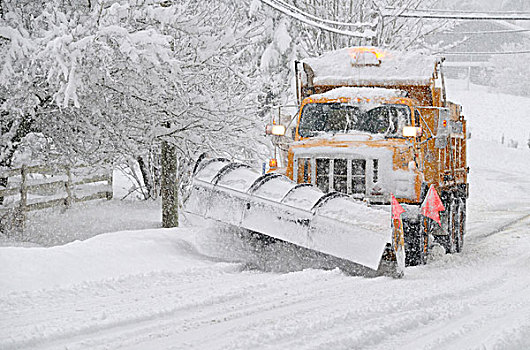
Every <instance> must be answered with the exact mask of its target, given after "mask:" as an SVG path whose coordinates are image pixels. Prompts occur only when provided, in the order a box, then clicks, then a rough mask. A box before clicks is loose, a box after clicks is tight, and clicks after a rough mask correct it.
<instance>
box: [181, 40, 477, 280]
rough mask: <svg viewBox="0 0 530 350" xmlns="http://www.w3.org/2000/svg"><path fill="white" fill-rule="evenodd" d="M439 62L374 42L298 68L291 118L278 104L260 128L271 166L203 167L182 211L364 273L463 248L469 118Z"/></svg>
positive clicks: (221, 163) (221, 162)
mask: <svg viewBox="0 0 530 350" xmlns="http://www.w3.org/2000/svg"><path fill="white" fill-rule="evenodd" d="M442 65H443V59H440V58H437V57H433V56H428V55H423V54H419V53H405V52H394V51H384V50H380V49H377V48H373V47H353V48H345V49H341V50H337V51H333V52H328V53H326V54H324V55H322V56H320V57H316V58H309V59H306V60H304V61H302V62H295V72H296V87H297V89H296V90H297V91H296V93H297V99H298V108H297V113H296V114H295V115H294V116H289V115H283V114H282V112H281V111H282V110H281V108H280V109H279V113H278V116H274V117H273V118H272V119H273V120H272V122H271V124H270V125H267V133H268V134H270V135H272V139H273V144H274V146H275V157H274V158H273V159H271V161H270V170H269V171H268V172H267V173H262V172H259V171H257V170H254V169H252V168H250V167H248V166H246V165H243V164H240V163H234V162H230V161H228V160H226V159H219V158H217V159H208V160H204V161H202V162H201V163H200V164H198V165H197V167H196V171H195V175H194V180H193V181H194V182H193V190H192V193H191V195H190V199H189V200H188V203H187V205H186V209H185V210H186V211H187V212H189V213H191V214H195V215H199V216H201V217H203V218H209V219H214V220H217V221H222V222H225V223H228V224H230V225H234V226H237V227H242V228H244V229H246V230H250V231H253V232H258V233H260V234H262V235H265V236H269V237H272V238H273V239H277V240H281V241H285V242H289V243H292V244H295V245H298V246H300V247H302V248H303V249H309V250H313V251H317V252H320V253H322V254H324V255H326V256H327V257H329V259H331V260H333V261H335V263H336V265H337V266H339V267H344V266H346V265H349V266H354V268H353V269H349V270H351V271H354V272H355V273H357V272H359V273H361V274H364V275H379V274H381V273H387V274H388V273H389V272H390V274H393V273H394V272H395V270H399V271H402V269H401V268H400V267H399V266H398V265H400V264H398V263H397V262H399V261H400V255H399V254H397V253H398V252H399V247H400V246H401V248H402V250H403V251H404V259H403V258H401V260H404V262H405V264H406V265H418V264H423V263H425V261H426V257H427V255H428V254H429V251H430V250H431V249H432V247H434V246H435V245H439V246H442V247H444V248H445V251H446V252H447V253H454V252H459V251H461V249H462V246H463V242H464V241H463V240H464V232H465V220H466V199H467V197H468V192H469V186H468V183H467V173H468V170H469V169H468V167H467V163H466V121H465V120H464V117H463V116H462V114H461V107H460V106H459V105H457V104H454V103H452V102H449V101H447V99H446V91H445V83H444V76H443V71H442ZM431 192H435V197H436V199H438V200H441V203H442V204H443V210H440V209H438V210H439V211H440V213H439V218H440V219H439V220H437V218H435V216H437V215H434V216H430V215H428V214H426V212H425V210H424V206H425V203H424V202H426V197H429V196H430V194H431ZM428 193H429V196H428ZM392 196H394V198H396V199H397V202H398V203H399V204H398V205H399V206H400V209H401V208H403V211H404V212H403V213H402V214H401V215H400V216H399V220H392V214H391V211H392V209H391V198H392ZM427 199H428V198H427ZM422 205H423V206H422ZM422 209H423V210H422ZM432 218H435V220H433V219H432ZM399 232H401V236H400V235H399ZM400 237H401V239H400ZM400 242H401V243H400ZM396 261H397V262H396ZM401 265H403V262H402V263H401ZM393 266H395V269H394V267H393ZM346 270H348V269H346Z"/></svg>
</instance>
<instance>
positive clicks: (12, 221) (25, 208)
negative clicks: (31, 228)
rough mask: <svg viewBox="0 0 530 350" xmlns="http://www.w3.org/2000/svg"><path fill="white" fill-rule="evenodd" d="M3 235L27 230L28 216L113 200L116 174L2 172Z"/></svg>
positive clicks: (99, 171) (49, 169)
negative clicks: (82, 204) (42, 211)
mask: <svg viewBox="0 0 530 350" xmlns="http://www.w3.org/2000/svg"><path fill="white" fill-rule="evenodd" d="M0 178H8V179H9V181H8V183H7V186H5V187H4V186H1V185H0V231H2V229H4V230H5V229H13V228H15V229H17V230H21V229H23V228H24V224H25V221H26V213H27V212H29V211H34V210H41V209H45V208H51V207H57V206H62V207H64V208H69V207H70V206H71V205H72V203H77V202H86V201H90V200H95V199H112V171H111V170H110V169H103V168H98V169H93V168H91V167H86V166H85V167H75V168H70V167H65V166H59V167H55V168H52V167H46V166H21V167H20V168H16V169H12V168H11V169H0Z"/></svg>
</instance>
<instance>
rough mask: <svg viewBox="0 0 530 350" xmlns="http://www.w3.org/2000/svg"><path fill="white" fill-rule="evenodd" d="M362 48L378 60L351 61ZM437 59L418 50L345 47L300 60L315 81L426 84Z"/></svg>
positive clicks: (328, 82) (336, 83) (317, 82)
mask: <svg viewBox="0 0 530 350" xmlns="http://www.w3.org/2000/svg"><path fill="white" fill-rule="evenodd" d="M365 52H369V53H372V54H373V55H375V56H376V57H377V59H378V60H379V62H380V63H379V62H377V63H378V64H362V62H361V63H360V64H358V63H357V62H355V60H356V59H357V58H358V57H361V56H362V54H363V53H365ZM439 60H440V59H439V58H438V57H436V56H430V55H427V54H424V53H421V52H398V51H387V50H382V49H378V48H370V47H368V48H361V47H349V48H344V49H340V50H336V51H330V52H326V53H324V54H323V55H322V56H319V57H314V58H307V59H304V60H303V62H304V63H307V64H308V65H309V66H310V67H311V68H312V69H313V72H314V74H315V76H314V79H313V83H314V84H315V85H367V84H369V83H378V84H381V85H395V84H396V83H399V84H406V85H428V84H429V83H430V79H431V78H432V77H433V73H434V68H435V63H436V62H437V61H439ZM370 63H373V62H370ZM304 79H305V77H304ZM304 83H307V81H304Z"/></svg>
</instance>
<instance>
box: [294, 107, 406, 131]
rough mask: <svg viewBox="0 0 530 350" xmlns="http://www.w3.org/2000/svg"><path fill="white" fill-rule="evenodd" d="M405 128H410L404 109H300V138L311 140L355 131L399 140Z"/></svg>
mask: <svg viewBox="0 0 530 350" xmlns="http://www.w3.org/2000/svg"><path fill="white" fill-rule="evenodd" d="M361 106H362V107H361ZM405 125H410V109H409V107H408V106H405V105H379V106H374V105H352V104H346V103H309V104H306V105H305V106H304V108H303V109H302V117H301V119H300V126H299V130H298V133H299V134H300V136H301V137H311V136H316V135H318V134H319V133H321V132H330V133H347V132H349V131H352V130H355V131H362V132H367V133H370V134H383V135H385V136H389V137H401V136H402V132H403V127H404V126H405Z"/></svg>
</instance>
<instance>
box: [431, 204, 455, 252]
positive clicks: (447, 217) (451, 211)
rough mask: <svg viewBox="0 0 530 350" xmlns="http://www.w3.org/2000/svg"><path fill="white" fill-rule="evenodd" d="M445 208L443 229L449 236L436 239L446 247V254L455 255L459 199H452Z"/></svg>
mask: <svg viewBox="0 0 530 350" xmlns="http://www.w3.org/2000/svg"><path fill="white" fill-rule="evenodd" d="M444 206H445V212H444V214H443V215H442V218H441V219H442V227H443V228H444V231H447V234H446V235H442V236H438V237H436V241H437V242H438V243H440V244H441V245H442V247H444V249H445V253H446V254H453V253H456V252H457V213H458V199H457V198H456V199H455V198H453V197H450V198H449V199H448V200H447V204H446V203H444Z"/></svg>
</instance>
